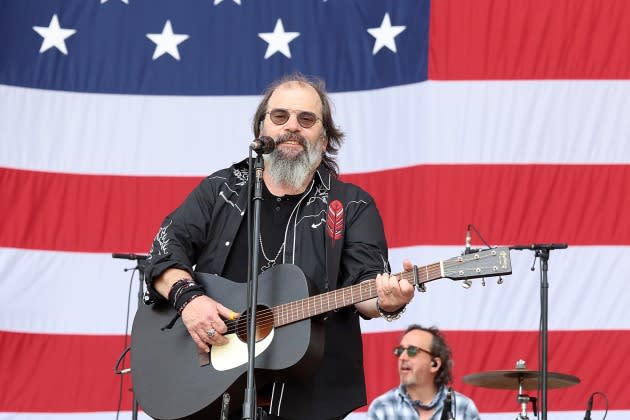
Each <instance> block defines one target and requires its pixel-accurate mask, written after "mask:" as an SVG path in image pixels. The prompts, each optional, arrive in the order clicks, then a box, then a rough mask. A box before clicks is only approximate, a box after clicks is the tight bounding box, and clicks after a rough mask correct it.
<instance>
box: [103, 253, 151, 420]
mask: <svg viewBox="0 0 630 420" xmlns="http://www.w3.org/2000/svg"><path fill="white" fill-rule="evenodd" d="M147 257H148V255H146V254H118V253H113V254H112V258H118V259H123V260H135V261H136V263H137V265H136V267H135V268H134V270H138V280H139V283H140V284H139V285H138V307H140V305H142V304H143V299H142V298H143V295H144V271H145V268H146V267H147ZM131 372H132V374H133V371H131ZM131 397H132V405H131V419H132V420H138V401H137V400H136V394H135V392H134V391H133V386H132V387H131Z"/></svg>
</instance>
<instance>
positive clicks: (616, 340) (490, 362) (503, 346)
mask: <svg viewBox="0 0 630 420" xmlns="http://www.w3.org/2000/svg"><path fill="white" fill-rule="evenodd" d="M363 337H364V340H363V341H364V349H365V366H366V379H367V390H368V400H369V401H371V400H372V399H373V398H374V397H376V396H377V395H379V394H381V393H383V392H385V391H387V390H388V389H390V388H392V387H394V386H396V384H397V382H398V377H397V373H396V363H395V358H394V357H393V356H390V355H391V349H392V348H393V347H394V346H395V345H396V344H397V343H398V340H399V338H400V332H387V333H377V334H365V335H364V336H363ZM446 337H447V339H448V341H449V342H450V344H451V347H452V349H453V354H454V360H455V361H456V363H455V370H454V379H455V381H454V387H455V389H457V390H459V391H461V392H463V393H464V394H466V395H468V396H470V397H472V398H474V400H475V402H476V403H477V405H478V406H479V408H480V410H481V411H482V412H516V411H517V409H518V407H517V406H516V402H515V399H516V395H515V391H501V390H491V389H483V388H476V387H472V386H469V385H465V384H463V383H462V376H463V375H466V374H469V373H476V372H479V371H486V370H504V369H511V368H513V366H514V363H515V361H516V360H517V359H524V360H526V361H527V362H528V368H531V369H535V368H536V366H537V364H536V346H537V334H536V333H534V332H484V331H477V332H474V331H448V332H446ZM558 343H559V344H558ZM0 348H1V349H2V352H1V353H0V371H1V372H2V375H0V389H2V390H3V391H2V392H0V412H81V411H84V412H91V411H113V410H115V409H116V407H117V403H118V390H119V381H120V376H118V375H115V374H114V373H113V369H114V364H115V362H116V360H117V359H118V356H119V355H120V354H121V352H122V350H123V348H124V337H123V336H87V335H50V334H22V333H10V332H0ZM629 353H630V331H553V332H550V334H549V370H550V371H551V372H560V373H565V374H570V375H575V376H577V377H578V378H580V380H581V383H580V384H579V385H576V386H573V387H571V388H567V389H563V390H562V389H560V390H550V392H549V400H548V401H549V403H548V408H549V410H557V411H567V410H582V409H583V408H584V402H585V401H586V400H587V399H588V396H589V395H590V393H591V392H593V391H596V390H597V391H602V392H605V393H606V395H607V397H608V400H609V402H610V407H609V408H610V409H611V410H616V409H630V400H628V399H627V398H626V397H625V390H626V385H627V384H626V381H627V378H629V377H630V367H629V366H628V364H627V363H626V357H627V355H628V354H629ZM127 376H128V375H127ZM127 376H125V378H127ZM174 380H175V379H174ZM129 389H130V384H129V382H128V379H125V384H124V388H123V396H124V398H123V409H126V410H129V409H130V408H131V392H130V391H129Z"/></svg>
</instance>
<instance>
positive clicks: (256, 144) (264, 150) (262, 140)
mask: <svg viewBox="0 0 630 420" xmlns="http://www.w3.org/2000/svg"><path fill="white" fill-rule="evenodd" d="M249 148H250V149H251V150H253V151H254V152H258V153H261V154H263V155H266V154H268V153H271V152H273V149H275V148H276V142H275V141H274V139H272V138H271V137H269V136H260V137H259V138H257V139H255V140H254V141H253V142H251V143H250V144H249Z"/></svg>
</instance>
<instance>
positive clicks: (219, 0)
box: [214, 0, 241, 6]
mask: <svg viewBox="0 0 630 420" xmlns="http://www.w3.org/2000/svg"><path fill="white" fill-rule="evenodd" d="M233 1H234V3H236V4H238V5H239V6H240V5H241V0H233ZM222 2H223V0H214V5H215V6H216V5H217V4H219V3H222Z"/></svg>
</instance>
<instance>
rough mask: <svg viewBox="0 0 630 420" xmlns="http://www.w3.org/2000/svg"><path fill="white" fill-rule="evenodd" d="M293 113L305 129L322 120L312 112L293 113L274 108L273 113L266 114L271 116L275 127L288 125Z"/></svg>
mask: <svg viewBox="0 0 630 420" xmlns="http://www.w3.org/2000/svg"><path fill="white" fill-rule="evenodd" d="M292 113H295V114H296V115H297V120H298V123H299V124H300V125H301V126H302V127H303V128H311V127H312V126H314V125H315V123H316V122H317V120H319V119H320V118H319V117H318V116H317V115H315V114H314V113H313V112H310V111H291V110H288V109H284V108H274V109H272V110H271V111H268V112H265V114H269V118H270V119H271V122H273V123H274V124H275V125H283V124H286V123H287V121H289V117H290V116H291V114H292Z"/></svg>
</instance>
